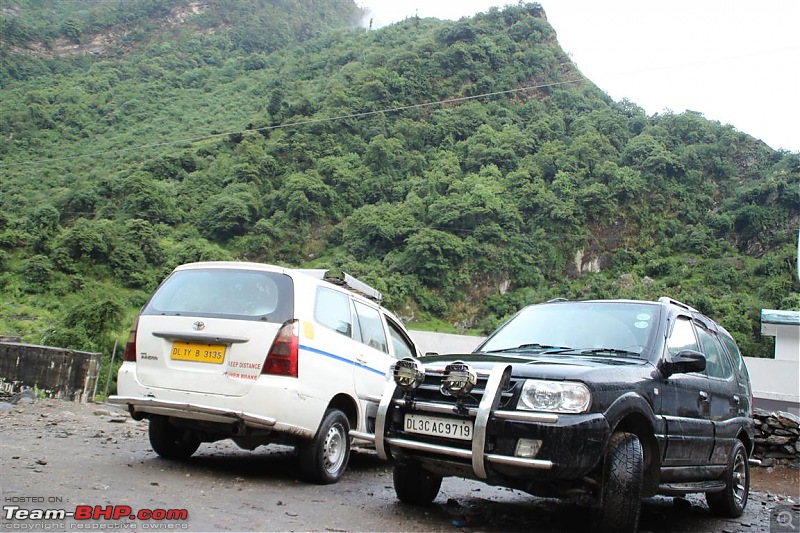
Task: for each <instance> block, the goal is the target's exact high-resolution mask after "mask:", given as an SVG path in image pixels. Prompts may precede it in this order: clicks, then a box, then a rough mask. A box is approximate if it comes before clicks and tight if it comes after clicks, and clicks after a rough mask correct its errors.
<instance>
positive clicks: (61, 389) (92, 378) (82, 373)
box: [0, 342, 101, 403]
mask: <svg viewBox="0 0 800 533" xmlns="http://www.w3.org/2000/svg"><path fill="white" fill-rule="evenodd" d="M100 357H101V354H99V353H90V352H79V351H75V350H65V349H63V348H53V347H50V346H37V345H33V344H23V343H19V342H0V394H2V396H11V395H13V394H15V393H17V392H19V391H21V390H23V389H26V388H34V387H35V388H36V389H37V390H39V391H41V394H44V395H45V396H47V397H48V398H63V399H67V400H72V401H76V402H83V403H86V402H88V401H90V400H91V399H92V396H93V394H94V387H95V384H96V382H97V377H98V374H99V372H100Z"/></svg>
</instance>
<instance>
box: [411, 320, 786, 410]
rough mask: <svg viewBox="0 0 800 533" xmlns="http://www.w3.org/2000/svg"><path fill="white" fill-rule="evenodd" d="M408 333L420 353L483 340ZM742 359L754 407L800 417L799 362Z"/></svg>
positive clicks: (465, 348) (457, 349)
mask: <svg viewBox="0 0 800 533" xmlns="http://www.w3.org/2000/svg"><path fill="white" fill-rule="evenodd" d="M410 333H411V337H412V339H413V340H414V342H416V343H417V346H419V347H420V350H422V353H427V352H436V353H441V354H447V353H453V354H459V353H469V352H471V351H472V350H473V349H474V348H475V347H477V346H478V344H480V343H481V342H482V341H483V340H484V338H485V337H472V336H467V335H453V334H448V333H431V332H424V331H411V332H410ZM744 359H745V362H746V364H747V370H748V371H749V372H750V381H751V383H752V385H753V396H754V400H753V403H754V404H755V405H756V407H760V408H761V409H765V410H769V411H786V412H789V413H792V414H795V415H800V361H798V360H797V359H792V358H787V359H761V358H756V357H745V358H744Z"/></svg>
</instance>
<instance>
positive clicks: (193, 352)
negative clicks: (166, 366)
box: [170, 341, 225, 365]
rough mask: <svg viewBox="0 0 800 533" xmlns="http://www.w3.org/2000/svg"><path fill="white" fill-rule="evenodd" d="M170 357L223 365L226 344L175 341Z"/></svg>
mask: <svg viewBox="0 0 800 533" xmlns="http://www.w3.org/2000/svg"><path fill="white" fill-rule="evenodd" d="M170 357H171V358H172V359H177V360H179V361H199V362H201V363H214V364H216V365H221V364H222V362H223V361H224V360H225V346H224V345H222V344H201V343H197V342H182V341H175V342H173V343H172V354H171V356H170Z"/></svg>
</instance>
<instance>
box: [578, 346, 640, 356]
mask: <svg viewBox="0 0 800 533" xmlns="http://www.w3.org/2000/svg"><path fill="white" fill-rule="evenodd" d="M578 353H580V354H592V355H599V354H609V355H624V356H626V357H639V353H638V352H632V351H630V350H620V349H619V348H594V349H592V350H581V351H580V352H578Z"/></svg>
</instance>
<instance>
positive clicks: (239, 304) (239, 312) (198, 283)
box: [142, 268, 294, 323]
mask: <svg viewBox="0 0 800 533" xmlns="http://www.w3.org/2000/svg"><path fill="white" fill-rule="evenodd" d="M293 289H294V286H293V284H292V278H290V277H289V276H286V275H284V274H278V273H275V272H261V271H258V270H224V269H216V268H215V269H207V270H205V269H204V270H199V269H198V270H179V271H177V272H173V273H172V275H170V276H169V277H168V278H167V279H166V280H164V282H163V283H162V284H161V286H160V287H159V288H158V290H157V291H156V293H155V294H154V295H153V297H152V298H151V299H150V301H149V302H148V303H147V305H146V306H145V308H144V310H143V311H142V314H145V315H173V316H205V317H223V318H238V319H243V320H264V321H267V322H278V323H283V322H285V321H287V320H289V319H291V318H292V316H293V314H294V304H293V302H294V298H293Z"/></svg>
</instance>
